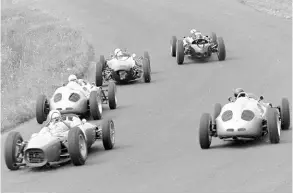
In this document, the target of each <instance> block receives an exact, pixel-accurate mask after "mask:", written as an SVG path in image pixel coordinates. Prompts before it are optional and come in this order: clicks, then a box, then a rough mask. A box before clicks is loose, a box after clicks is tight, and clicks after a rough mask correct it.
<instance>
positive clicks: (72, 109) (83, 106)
mask: <svg viewBox="0 0 293 194" xmlns="http://www.w3.org/2000/svg"><path fill="white" fill-rule="evenodd" d="M81 90H83V91H81ZM94 90H96V91H101V92H102V89H101V88H100V87H95V86H93V87H91V86H87V85H84V86H80V85H78V84H77V83H75V82H72V83H69V84H67V85H65V86H62V87H59V88H57V90H56V91H55V92H54V94H53V96H52V98H51V99H50V102H49V104H50V110H58V111H60V112H61V114H69V113H72V114H78V115H85V114H87V113H88V111H89V96H90V92H91V91H94Z"/></svg>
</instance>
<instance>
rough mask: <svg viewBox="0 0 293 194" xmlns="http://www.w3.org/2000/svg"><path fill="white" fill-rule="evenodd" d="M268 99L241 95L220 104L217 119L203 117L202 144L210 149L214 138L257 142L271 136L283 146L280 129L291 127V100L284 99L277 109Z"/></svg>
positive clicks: (216, 113) (216, 112) (216, 108)
mask: <svg viewBox="0 0 293 194" xmlns="http://www.w3.org/2000/svg"><path fill="white" fill-rule="evenodd" d="M263 99H264V97H263V96H260V97H259V98H257V97H256V96H254V95H253V94H248V93H245V92H241V93H239V94H238V96H237V97H236V99H235V100H234V101H233V100H232V98H231V97H230V98H229V103H227V104H226V105H224V106H223V107H222V106H221V104H219V103H217V104H215V107H214V113H213V117H212V116H211V115H210V114H209V113H204V114H203V115H202V116H201V118H200V125H199V143H200V147H201V148H202V149H208V148H209V147H210V145H211V142H212V137H218V138H220V139H223V140H248V141H249V140H256V139H260V138H262V137H264V136H266V135H267V134H268V136H269V140H270V142H271V143H273V144H275V143H279V141H280V133H281V132H280V130H281V129H282V130H286V129H289V127H290V111H289V101H288V99H287V98H282V101H281V105H280V106H276V107H273V105H272V104H271V103H265V102H264V101H263Z"/></svg>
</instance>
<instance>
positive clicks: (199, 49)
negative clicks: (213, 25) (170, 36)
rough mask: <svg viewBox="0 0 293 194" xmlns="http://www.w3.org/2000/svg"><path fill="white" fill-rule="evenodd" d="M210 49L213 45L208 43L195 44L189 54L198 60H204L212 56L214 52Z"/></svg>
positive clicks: (190, 48) (189, 49)
mask: <svg viewBox="0 0 293 194" xmlns="http://www.w3.org/2000/svg"><path fill="white" fill-rule="evenodd" d="M210 47H211V44H210V43H209V42H207V41H205V43H204V44H196V43H193V44H191V45H190V46H189V48H188V53H187V54H189V55H190V56H191V57H194V58H197V59H204V58H207V57H210V56H211V54H212V51H211V48H210Z"/></svg>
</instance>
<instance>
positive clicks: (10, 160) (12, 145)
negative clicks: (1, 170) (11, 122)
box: [4, 131, 23, 170]
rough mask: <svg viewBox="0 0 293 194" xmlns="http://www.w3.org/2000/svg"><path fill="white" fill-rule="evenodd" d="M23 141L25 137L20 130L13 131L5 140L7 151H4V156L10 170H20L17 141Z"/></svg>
mask: <svg viewBox="0 0 293 194" xmlns="http://www.w3.org/2000/svg"><path fill="white" fill-rule="evenodd" d="M18 141H19V142H23V138H22V137H21V135H20V133H19V132H16V131H11V132H10V133H9V134H8V136H7V138H6V141H5V146H4V149H5V152H4V158H5V163H6V166H7V168H8V169H10V170H18V169H19V166H18V165H17V163H19V162H18V161H17V158H16V151H17V150H16V143H18Z"/></svg>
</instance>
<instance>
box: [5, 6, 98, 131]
mask: <svg viewBox="0 0 293 194" xmlns="http://www.w3.org/2000/svg"><path fill="white" fill-rule="evenodd" d="M1 11H2V14H1V22H2V23H1V107H2V112H1V132H3V131H5V130H8V129H11V128H13V127H15V126H17V125H18V124H20V123H23V122H25V121H27V120H29V119H31V118H33V117H35V103H36V98H37V96H38V95H39V94H41V93H43V94H45V95H47V96H50V95H52V93H53V91H54V90H55V89H56V88H57V87H58V86H60V85H62V84H63V83H64V82H65V81H66V79H67V76H68V75H69V74H71V73H75V74H77V75H78V76H79V77H83V76H84V73H85V72H86V71H87V68H88V65H89V62H90V61H92V60H93V59H94V49H93V47H92V46H91V45H90V44H89V43H87V42H86V40H84V38H83V36H82V33H81V32H80V31H79V30H76V29H73V28H71V27H70V26H69V24H68V23H66V21H60V20H59V19H58V18H55V17H53V16H52V15H49V14H48V13H44V12H42V11H41V10H37V9H30V8H28V7H27V6H17V7H9V8H5V9H2V10H1Z"/></svg>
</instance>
